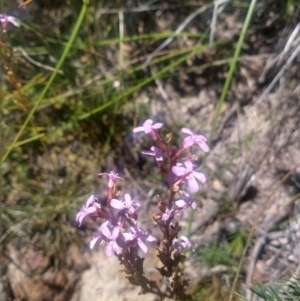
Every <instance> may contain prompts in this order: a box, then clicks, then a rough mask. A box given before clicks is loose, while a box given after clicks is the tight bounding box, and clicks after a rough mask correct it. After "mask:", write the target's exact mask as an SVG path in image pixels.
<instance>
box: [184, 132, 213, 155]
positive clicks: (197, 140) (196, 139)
mask: <svg viewBox="0 0 300 301" xmlns="http://www.w3.org/2000/svg"><path fill="white" fill-rule="evenodd" d="M181 132H183V133H185V134H188V135H189V136H188V137H185V138H184V139H183V147H184V148H185V149H186V148H189V147H191V146H193V145H194V144H198V145H199V147H200V148H202V150H203V151H205V152H208V151H209V147H208V145H207V143H206V141H207V139H206V138H205V137H204V136H202V135H196V134H194V133H193V132H192V131H191V130H189V129H186V128H183V129H181Z"/></svg>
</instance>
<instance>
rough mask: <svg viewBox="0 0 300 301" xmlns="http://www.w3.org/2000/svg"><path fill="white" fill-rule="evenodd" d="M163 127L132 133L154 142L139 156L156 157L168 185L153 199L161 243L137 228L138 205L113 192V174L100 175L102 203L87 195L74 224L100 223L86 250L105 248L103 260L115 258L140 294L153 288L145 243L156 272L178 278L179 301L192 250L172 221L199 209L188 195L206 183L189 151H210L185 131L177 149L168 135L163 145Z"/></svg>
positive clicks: (115, 178) (146, 125)
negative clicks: (151, 248)
mask: <svg viewBox="0 0 300 301" xmlns="http://www.w3.org/2000/svg"><path fill="white" fill-rule="evenodd" d="M162 126H163V124H162V123H154V122H153V121H152V120H151V119H148V120H146V121H145V122H144V124H143V125H142V126H139V127H136V128H135V129H133V132H134V133H137V132H144V133H145V134H147V135H148V136H150V137H151V138H152V139H153V141H154V143H155V145H153V146H152V147H151V148H150V151H143V152H142V153H143V154H145V155H149V156H153V157H155V160H156V163H157V165H158V167H159V170H160V172H161V174H162V176H163V177H164V178H165V179H166V181H167V183H168V184H169V191H168V194H167V195H166V196H164V197H161V196H157V200H158V204H157V207H158V209H159V212H154V213H152V219H153V221H154V224H155V226H157V227H158V229H159V230H160V232H161V235H160V237H154V236H153V234H152V232H151V231H150V230H147V231H145V230H143V229H142V228H141V226H140V225H139V223H138V214H137V208H138V207H139V206H140V203H139V202H137V201H135V200H134V199H132V197H131V196H130V195H129V194H128V193H126V194H124V195H122V193H121V192H120V191H118V190H117V185H116V182H117V181H119V180H124V179H123V178H121V177H120V176H119V175H118V174H117V173H115V172H114V171H111V172H110V173H100V174H99V176H103V175H106V176H108V183H107V187H106V188H107V200H106V203H105V204H103V202H102V203H100V201H99V200H98V199H97V198H96V197H95V196H94V195H91V196H90V197H89V198H88V199H87V201H86V203H85V205H83V206H82V208H81V210H80V211H79V212H78V213H77V215H76V220H77V221H78V223H79V225H81V224H82V222H83V220H84V219H85V218H86V217H89V218H90V219H92V220H93V221H98V220H101V223H100V226H99V227H98V230H97V233H96V234H95V235H94V236H93V238H92V240H91V242H90V248H93V247H94V246H95V244H96V243H98V242H99V243H101V244H105V245H106V246H105V253H106V255H107V256H111V255H112V254H115V255H116V256H118V258H119V260H120V262H121V264H123V265H124V267H125V272H126V274H127V275H129V276H128V277H127V278H128V279H129V280H130V282H132V283H133V284H136V285H140V286H141V287H142V291H143V292H147V291H150V290H151V289H150V288H151V287H152V285H153V283H152V282H151V281H148V282H147V281H146V280H145V277H144V275H143V267H142V265H143V260H142V259H141V257H140V256H139V253H141V252H142V253H144V254H146V253H147V251H148V246H147V245H148V243H155V244H156V246H157V251H158V258H159V259H160V260H161V262H162V267H161V268H159V269H158V271H159V272H160V273H161V275H162V276H163V277H169V278H170V279H171V278H172V279H174V277H175V276H174V275H177V274H178V277H177V278H176V281H177V283H176V292H177V293H175V289H174V290H173V293H172V295H174V294H175V295H176V294H177V295H178V290H179V291H180V290H181V289H184V287H185V286H186V281H184V280H182V277H181V276H180V277H179V275H180V272H179V271H180V269H179V265H180V263H182V262H183V260H184V255H183V254H182V251H183V250H184V249H185V248H189V249H191V250H193V246H192V244H191V242H190V241H189V240H188V238H187V237H185V236H180V238H178V237H179V232H180V230H181V227H180V226H179V223H178V222H175V223H174V222H173V220H174V219H175V218H177V217H180V212H181V211H182V210H186V209H188V208H192V209H194V210H196V209H197V208H198V206H197V202H196V201H195V200H194V199H193V198H192V197H191V196H190V194H189V193H196V192H198V191H199V189H200V186H201V185H202V184H203V183H205V182H206V177H205V175H204V174H203V173H202V172H200V171H197V168H198V166H197V164H196V163H195V160H196V157H195V155H194V154H193V153H192V150H193V147H194V146H195V145H196V146H198V147H200V149H202V150H203V151H204V152H208V151H209V147H208V145H207V143H206V142H207V140H206V138H205V137H204V136H202V135H197V134H194V133H193V132H192V131H190V130H189V129H186V128H183V129H182V130H181V131H182V132H183V133H184V134H186V135H187V136H186V137H185V138H184V139H183V140H182V142H181V143H180V145H179V147H176V146H174V145H172V144H171V142H172V136H171V135H167V136H166V137H167V138H166V139H164V138H163V137H162V136H161V134H160V133H159V130H160V129H161V128H162ZM139 250H140V251H141V252H139Z"/></svg>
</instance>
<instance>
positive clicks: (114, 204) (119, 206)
mask: <svg viewBox="0 0 300 301" xmlns="http://www.w3.org/2000/svg"><path fill="white" fill-rule="evenodd" d="M110 206H111V207H113V208H115V209H124V208H125V205H124V204H123V203H122V202H121V201H119V200H117V199H111V201H110Z"/></svg>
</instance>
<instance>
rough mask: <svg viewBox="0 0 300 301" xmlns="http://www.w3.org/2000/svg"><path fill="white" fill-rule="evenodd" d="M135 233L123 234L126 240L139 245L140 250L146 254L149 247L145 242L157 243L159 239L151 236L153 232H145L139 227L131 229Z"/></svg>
mask: <svg viewBox="0 0 300 301" xmlns="http://www.w3.org/2000/svg"><path fill="white" fill-rule="evenodd" d="M131 230H132V232H133V233H123V236H124V238H125V240H127V241H133V242H135V243H137V245H138V246H139V248H140V249H141V250H142V251H143V252H144V253H145V254H146V253H147V252H148V247H147V246H146V244H145V242H156V241H157V239H156V238H155V237H154V236H153V235H151V234H152V233H151V231H150V230H149V231H144V230H142V229H141V228H139V227H134V228H133V227H131Z"/></svg>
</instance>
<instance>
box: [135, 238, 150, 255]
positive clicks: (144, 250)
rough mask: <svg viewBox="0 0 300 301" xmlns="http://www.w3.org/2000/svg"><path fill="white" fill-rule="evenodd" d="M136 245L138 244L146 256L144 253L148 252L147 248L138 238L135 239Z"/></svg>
mask: <svg viewBox="0 0 300 301" xmlns="http://www.w3.org/2000/svg"><path fill="white" fill-rule="evenodd" d="M137 243H138V245H139V247H140V249H141V250H142V251H143V252H144V253H145V254H146V253H147V252H148V248H147V246H146V245H145V244H144V242H143V241H142V240H141V239H140V238H138V239H137Z"/></svg>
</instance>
